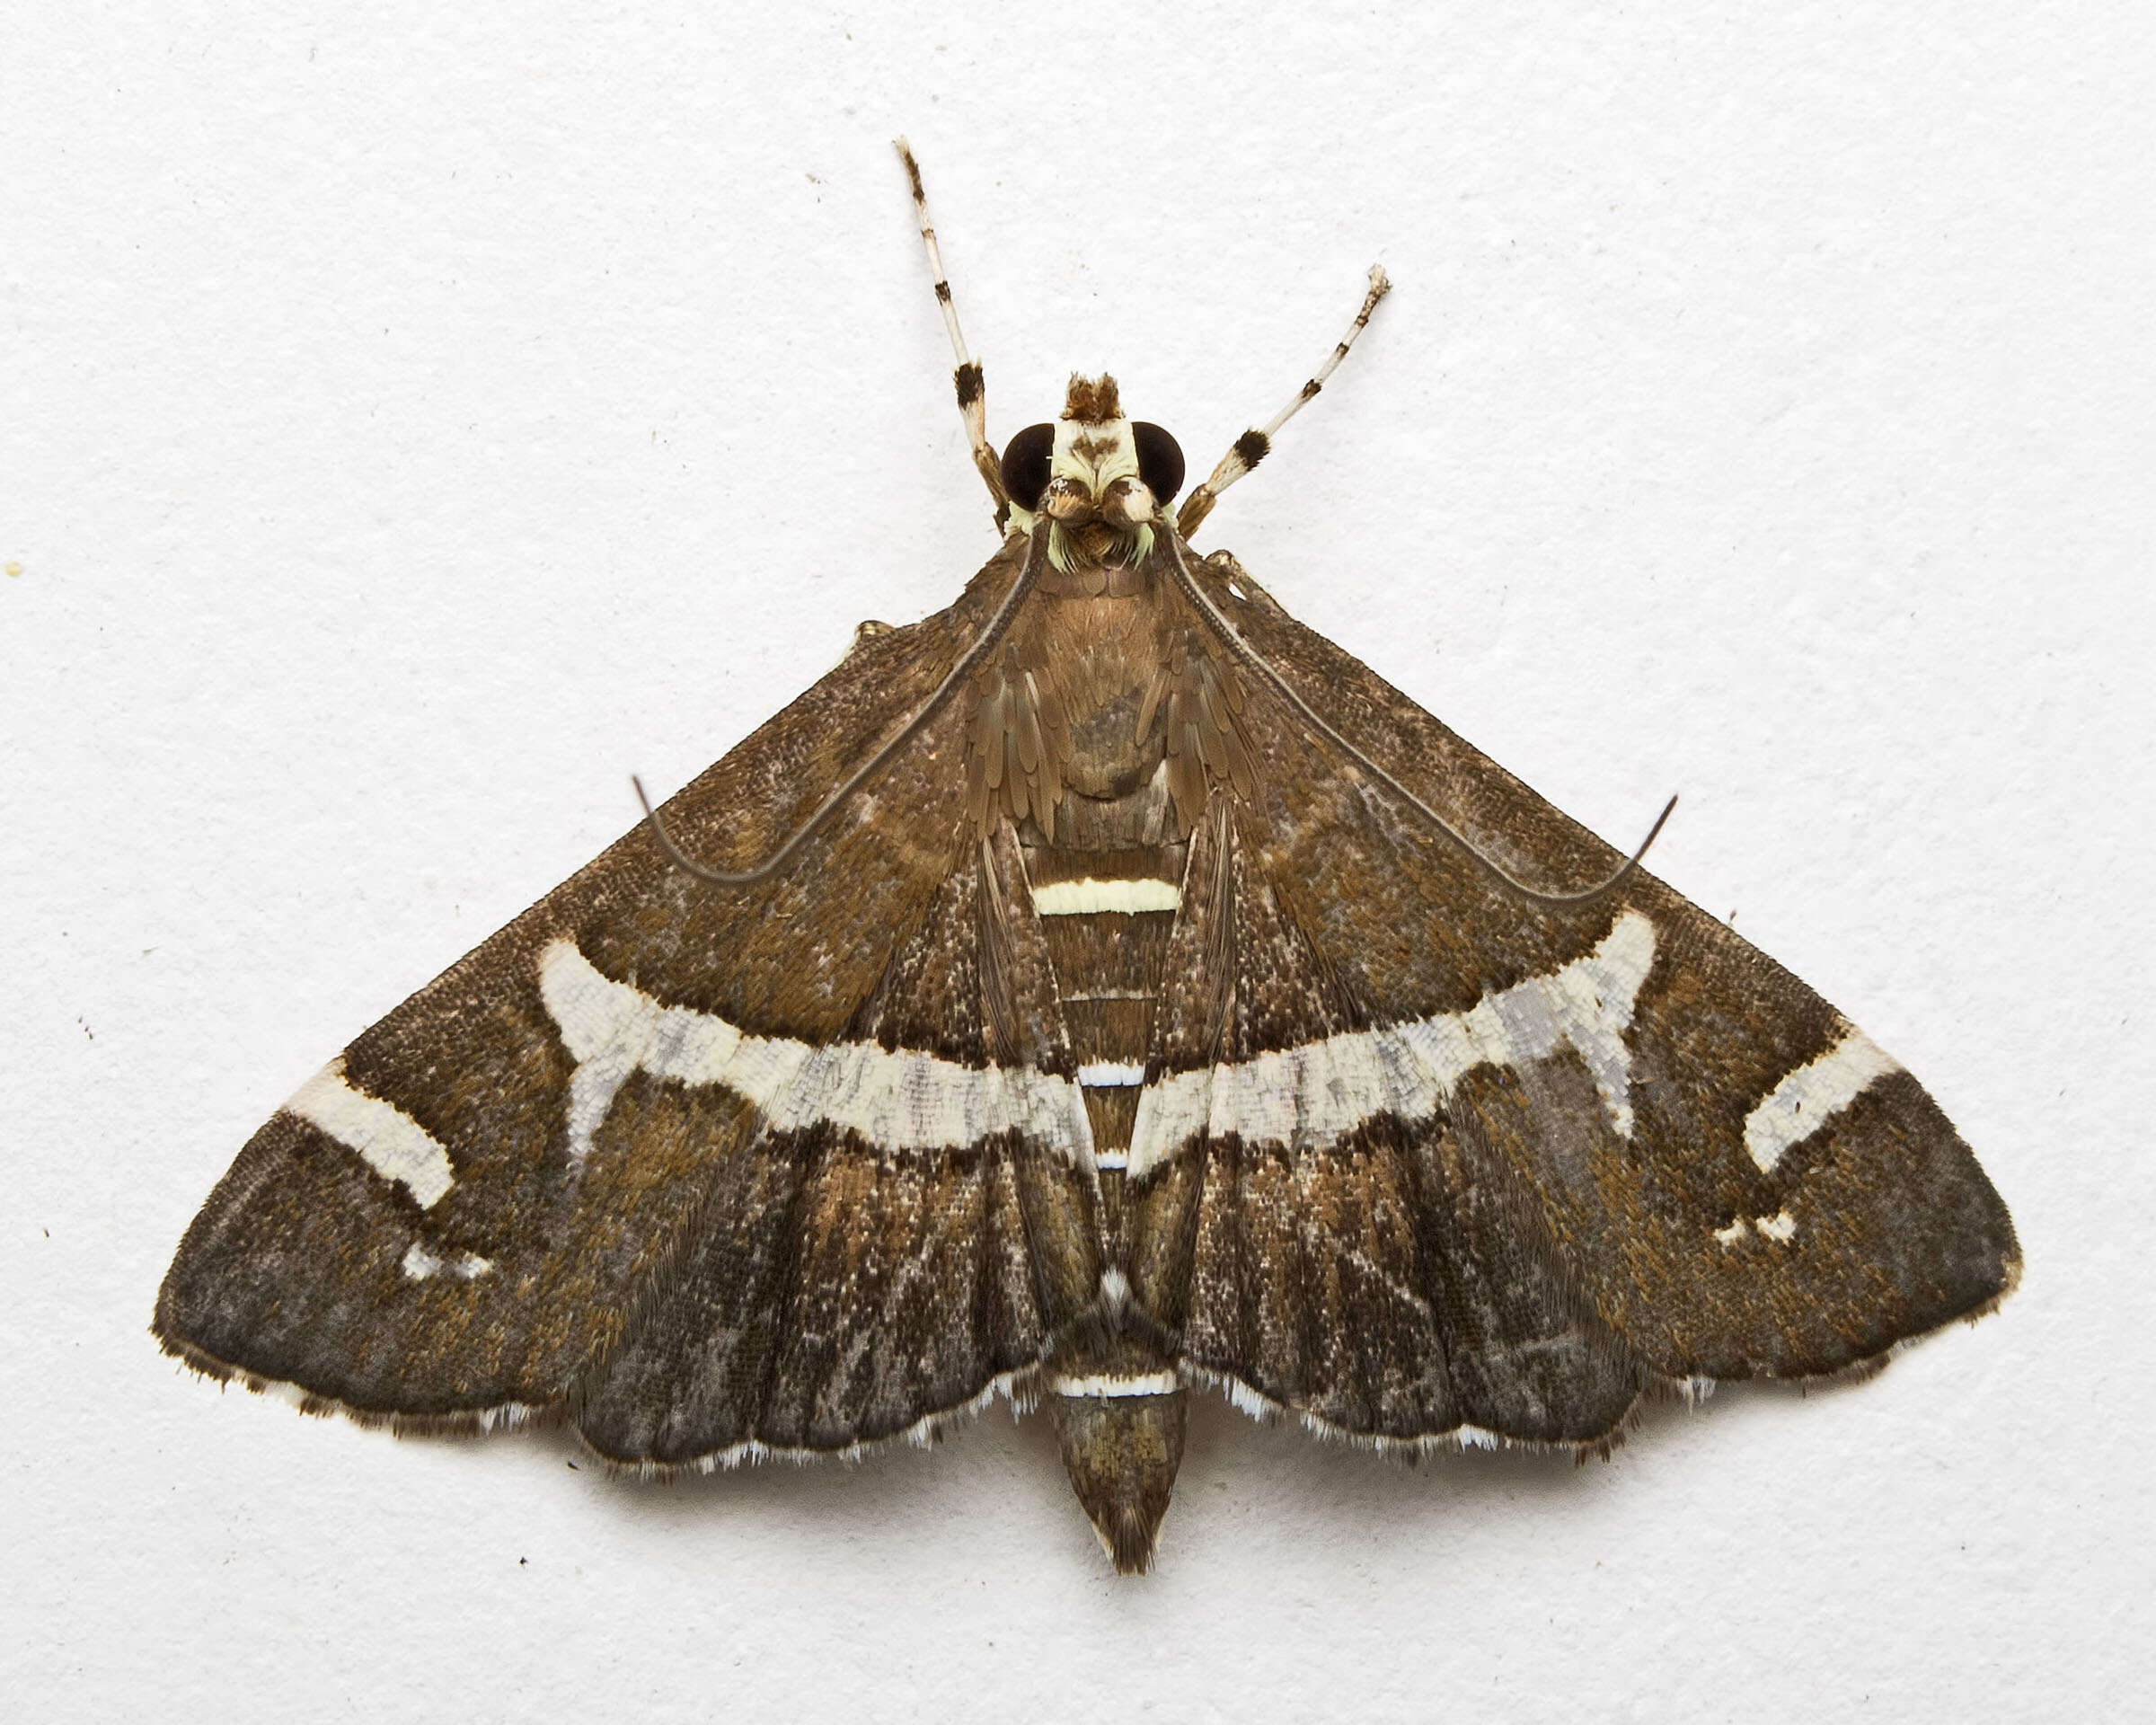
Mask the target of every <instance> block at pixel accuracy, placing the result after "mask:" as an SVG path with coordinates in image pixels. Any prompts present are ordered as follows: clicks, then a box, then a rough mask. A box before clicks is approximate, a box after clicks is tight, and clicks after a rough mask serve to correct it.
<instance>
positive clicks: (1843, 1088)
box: [1745, 1031, 1902, 1232]
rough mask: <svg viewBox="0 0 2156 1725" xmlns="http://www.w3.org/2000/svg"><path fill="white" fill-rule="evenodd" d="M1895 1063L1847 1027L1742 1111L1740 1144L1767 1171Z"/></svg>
mask: <svg viewBox="0 0 2156 1725" xmlns="http://www.w3.org/2000/svg"><path fill="white" fill-rule="evenodd" d="M1901 1069H1902V1068H1901V1066H1900V1063H1899V1062H1897V1061H1896V1060H1895V1058H1894V1057H1893V1056H1892V1055H1890V1054H1888V1053H1886V1050H1884V1049H1883V1048H1880V1047H1879V1046H1878V1043H1876V1042H1874V1041H1873V1040H1872V1039H1870V1038H1869V1037H1868V1036H1866V1035H1865V1034H1864V1032H1863V1031H1850V1033H1849V1034H1848V1035H1847V1036H1845V1037H1843V1038H1842V1039H1841V1040H1840V1041H1839V1042H1837V1043H1835V1044H1834V1046H1833V1048H1829V1049H1828V1050H1827V1051H1826V1052H1825V1054H1823V1055H1821V1056H1820V1057H1818V1058H1817V1059H1816V1060H1814V1061H1812V1062H1811V1063H1810V1064H1809V1065H1807V1066H1798V1068H1797V1070H1796V1071H1794V1072H1792V1073H1789V1074H1788V1075H1786V1076H1785V1077H1784V1078H1783V1079H1782V1081H1781V1082H1780V1084H1776V1085H1775V1086H1774V1088H1773V1089H1772V1090H1771V1091H1770V1092H1767V1094H1766V1096H1765V1098H1764V1099H1763V1101H1761V1102H1760V1104H1759V1106H1758V1107H1757V1108H1755V1109H1754V1110H1752V1112H1751V1113H1750V1114H1749V1115H1748V1116H1746V1117H1745V1149H1746V1150H1748V1151H1750V1152H1751V1153H1752V1160H1753V1161H1754V1162H1755V1163H1758V1164H1759V1168H1760V1172H1762V1173H1772V1172H1774V1164H1775V1163H1778V1162H1780V1160H1781V1159H1782V1157H1783V1156H1785V1155H1787V1154H1789V1151H1790V1150H1791V1149H1792V1148H1794V1147H1795V1146H1798V1145H1799V1144H1802V1143H1803V1142H1804V1141H1805V1140H1806V1139H1807V1138H1808V1137H1811V1136H1812V1134H1813V1133H1815V1132H1816V1131H1818V1130H1819V1128H1821V1127H1823V1126H1825V1124H1826V1123H1827V1122H1828V1121H1829V1120H1831V1119H1833V1117H1834V1116H1835V1115H1837V1114H1839V1113H1840V1112H1841V1111H1842V1110H1843V1109H1845V1108H1847V1107H1848V1106H1849V1105H1850V1104H1851V1102H1853V1101H1856V1100H1857V1098H1858V1097H1860V1096H1861V1095H1862V1094H1863V1093H1864V1092H1865V1091H1867V1090H1869V1088H1870V1087H1871V1084H1872V1083H1873V1081H1874V1080H1875V1079H1879V1078H1884V1077H1885V1076H1886V1075H1887V1074H1888V1073H1890V1072H1899V1071H1900V1070H1901ZM1762 1232H1764V1229H1763V1230H1762Z"/></svg>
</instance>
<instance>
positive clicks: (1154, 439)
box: [1004, 420, 1183, 503]
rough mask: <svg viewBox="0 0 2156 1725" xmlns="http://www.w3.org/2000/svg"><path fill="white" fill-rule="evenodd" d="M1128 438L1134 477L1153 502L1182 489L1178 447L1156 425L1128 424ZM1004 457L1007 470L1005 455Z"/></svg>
mask: <svg viewBox="0 0 2156 1725" xmlns="http://www.w3.org/2000/svg"><path fill="white" fill-rule="evenodd" d="M1130 437H1131V441H1132V442H1134V443H1135V444H1136V445H1137V447H1138V477H1139V478H1140V479H1142V480H1144V482H1145V489H1146V490H1147V491H1151V492H1152V493H1153V498H1154V500H1156V501H1158V502H1162V503H1165V502H1166V501H1167V500H1169V499H1170V498H1171V497H1173V496H1174V495H1175V494H1176V493H1177V492H1178V491H1181V490H1182V489H1183V452H1182V449H1181V448H1180V446H1178V444H1177V443H1176V440H1175V439H1174V438H1171V437H1170V436H1169V435H1168V434H1167V433H1166V432H1165V431H1163V430H1162V429H1161V428H1160V427H1159V426H1157V425H1153V424H1151V423H1149V422H1147V421H1146V420H1137V421H1135V423H1134V424H1133V425H1132V426H1131V428H1130ZM1004 460H1005V471H1006V472H1007V471H1009V457H1008V456H1006V457H1005V458H1004Z"/></svg>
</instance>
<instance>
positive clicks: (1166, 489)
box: [1130, 420, 1183, 503]
mask: <svg viewBox="0 0 2156 1725" xmlns="http://www.w3.org/2000/svg"><path fill="white" fill-rule="evenodd" d="M1130 438H1131V441H1132V442H1133V443H1135V445H1136V446H1137V449H1138V477H1139V478H1140V479H1142V480H1144V482H1145V489H1146V490H1147V491H1151V492H1152V493H1153V500H1154V501H1156V502H1160V503H1165V502H1167V501H1168V500H1169V499H1170V498H1171V497H1173V496H1174V495H1175V494H1176V493H1177V492H1178V491H1181V490H1182V489H1183V452H1182V449H1181V447H1180V445H1178V444H1177V442H1176V440H1175V439H1174V438H1171V437H1170V436H1169V435H1168V434H1167V433H1166V432H1165V431H1163V430H1162V429H1161V428H1160V427H1159V426H1157V425H1154V424H1153V423H1151V422H1150V421H1149V420H1135V421H1134V422H1133V424H1132V425H1131V428H1130Z"/></svg>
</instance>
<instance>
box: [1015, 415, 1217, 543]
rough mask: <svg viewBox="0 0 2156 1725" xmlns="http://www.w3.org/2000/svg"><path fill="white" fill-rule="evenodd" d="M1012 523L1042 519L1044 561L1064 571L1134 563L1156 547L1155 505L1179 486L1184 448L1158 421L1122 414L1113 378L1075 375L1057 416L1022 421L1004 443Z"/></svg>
mask: <svg viewBox="0 0 2156 1725" xmlns="http://www.w3.org/2000/svg"><path fill="white" fill-rule="evenodd" d="M1182 483H1183V452H1182V451H1181V449H1180V448H1178V447H1176V441H1175V439H1174V438H1171V437H1170V436H1169V435H1168V433H1167V432H1165V431H1163V430H1162V429H1161V428H1160V427H1159V426H1157V425H1153V424H1150V423H1148V422H1147V421H1145V420H1131V419H1128V418H1127V417H1125V415H1124V412H1123V403H1122V399H1121V395H1120V393H1119V392H1118V390H1117V388H1116V380H1115V379H1114V378H1113V377H1110V376H1107V375H1106V374H1103V375H1102V376H1099V377H1080V376H1073V377H1072V379H1071V385H1070V390H1069V393H1068V394H1067V395H1066V396H1065V402H1064V409H1063V417H1062V418H1061V419H1060V420H1056V422H1055V423H1054V424H1053V425H1029V426H1028V427H1027V428H1026V429H1024V430H1023V431H1021V432H1020V433H1019V434H1018V435H1017V436H1016V437H1014V438H1012V439H1011V441H1010V443H1009V444H1008V445H1006V446H1005V447H1004V449H1003V490H1004V491H1006V492H1007V493H1008V494H1009V496H1010V499H1011V504H1012V510H1013V513H1014V515H1015V516H1016V517H1017V524H1018V525H1019V526H1021V527H1029V526H1031V525H1032V517H1035V516H1046V517H1047V519H1048V524H1049V526H1048V560H1049V562H1051V563H1053V564H1054V565H1055V567H1056V570H1058V571H1060V572H1062V573H1064V574H1066V575H1067V574H1074V573H1078V572H1082V571H1092V570H1101V569H1134V568H1135V567H1137V566H1138V565H1139V564H1141V563H1143V562H1145V561H1146V560H1147V559H1148V558H1149V557H1151V556H1152V554H1153V528H1154V524H1155V523H1156V522H1157V521H1158V520H1159V518H1160V515H1161V510H1162V507H1163V506H1164V505H1165V504H1166V503H1167V502H1168V501H1169V500H1170V499H1171V498H1172V497H1174V495H1175V494H1176V492H1177V491H1180V489H1181V488H1182Z"/></svg>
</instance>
